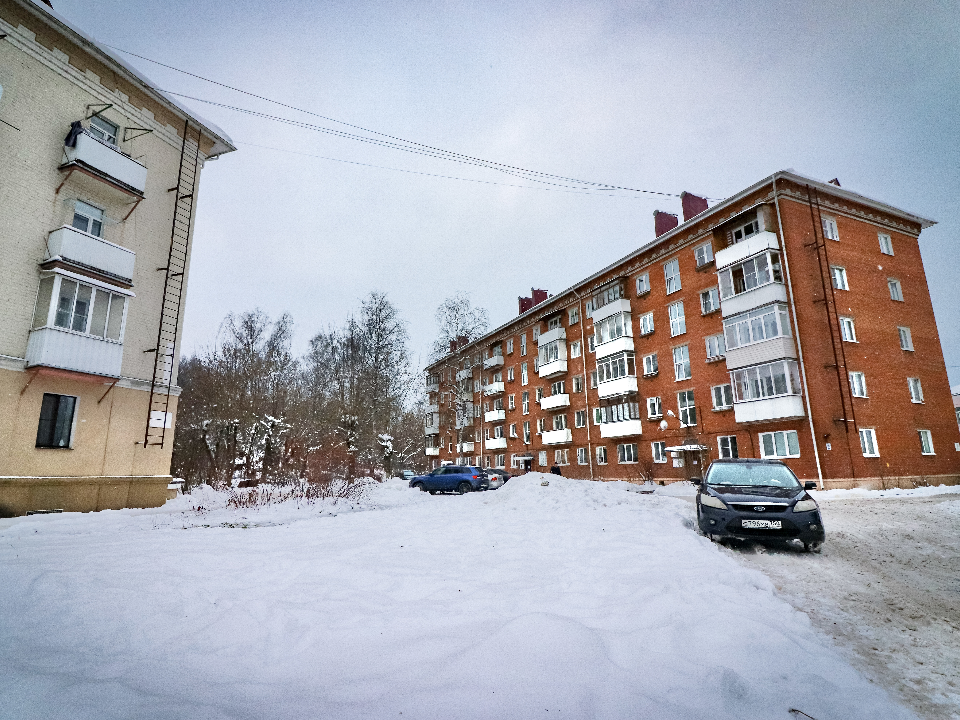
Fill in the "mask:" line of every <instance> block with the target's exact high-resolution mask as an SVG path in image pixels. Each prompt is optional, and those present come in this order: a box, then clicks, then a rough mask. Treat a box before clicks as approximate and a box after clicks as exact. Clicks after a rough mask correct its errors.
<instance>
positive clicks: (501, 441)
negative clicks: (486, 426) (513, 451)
mask: <svg viewBox="0 0 960 720" xmlns="http://www.w3.org/2000/svg"><path fill="white" fill-rule="evenodd" d="M483 446H484V447H485V448H486V449H487V450H506V449H507V439H506V438H505V437H501V438H489V439H487V440H484V441H483Z"/></svg>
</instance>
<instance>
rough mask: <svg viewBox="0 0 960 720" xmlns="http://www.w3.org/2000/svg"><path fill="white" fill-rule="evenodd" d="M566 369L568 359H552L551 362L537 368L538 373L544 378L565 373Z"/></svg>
mask: <svg viewBox="0 0 960 720" xmlns="http://www.w3.org/2000/svg"><path fill="white" fill-rule="evenodd" d="M566 371H567V361H566V360H551V361H550V362H548V363H545V364H543V365H541V366H540V368H539V369H538V370H537V375H539V376H540V377H542V378H550V377H556V376H557V375H563V374H564V373H565V372H566Z"/></svg>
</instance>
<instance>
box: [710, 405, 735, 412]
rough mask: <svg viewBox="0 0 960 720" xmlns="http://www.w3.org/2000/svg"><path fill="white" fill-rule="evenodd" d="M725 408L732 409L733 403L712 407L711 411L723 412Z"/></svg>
mask: <svg viewBox="0 0 960 720" xmlns="http://www.w3.org/2000/svg"><path fill="white" fill-rule="evenodd" d="M725 410H733V405H727V406H726V407H715V408H713V412H724V411H725Z"/></svg>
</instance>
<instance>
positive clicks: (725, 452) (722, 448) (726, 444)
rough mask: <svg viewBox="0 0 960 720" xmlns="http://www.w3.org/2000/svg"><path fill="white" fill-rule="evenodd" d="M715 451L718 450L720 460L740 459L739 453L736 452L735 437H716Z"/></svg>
mask: <svg viewBox="0 0 960 720" xmlns="http://www.w3.org/2000/svg"><path fill="white" fill-rule="evenodd" d="M717 449H718V450H719V457H722V458H736V457H740V453H739V452H738V451H737V436H736V435H721V436H720V437H718V438H717Z"/></svg>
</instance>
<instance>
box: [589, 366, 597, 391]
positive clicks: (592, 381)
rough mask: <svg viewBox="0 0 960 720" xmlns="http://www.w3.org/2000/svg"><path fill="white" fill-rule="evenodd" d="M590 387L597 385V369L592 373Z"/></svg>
mask: <svg viewBox="0 0 960 720" xmlns="http://www.w3.org/2000/svg"><path fill="white" fill-rule="evenodd" d="M590 387H592V388H596V387H597V371H596V370H594V371H593V372H591V373H590Z"/></svg>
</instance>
